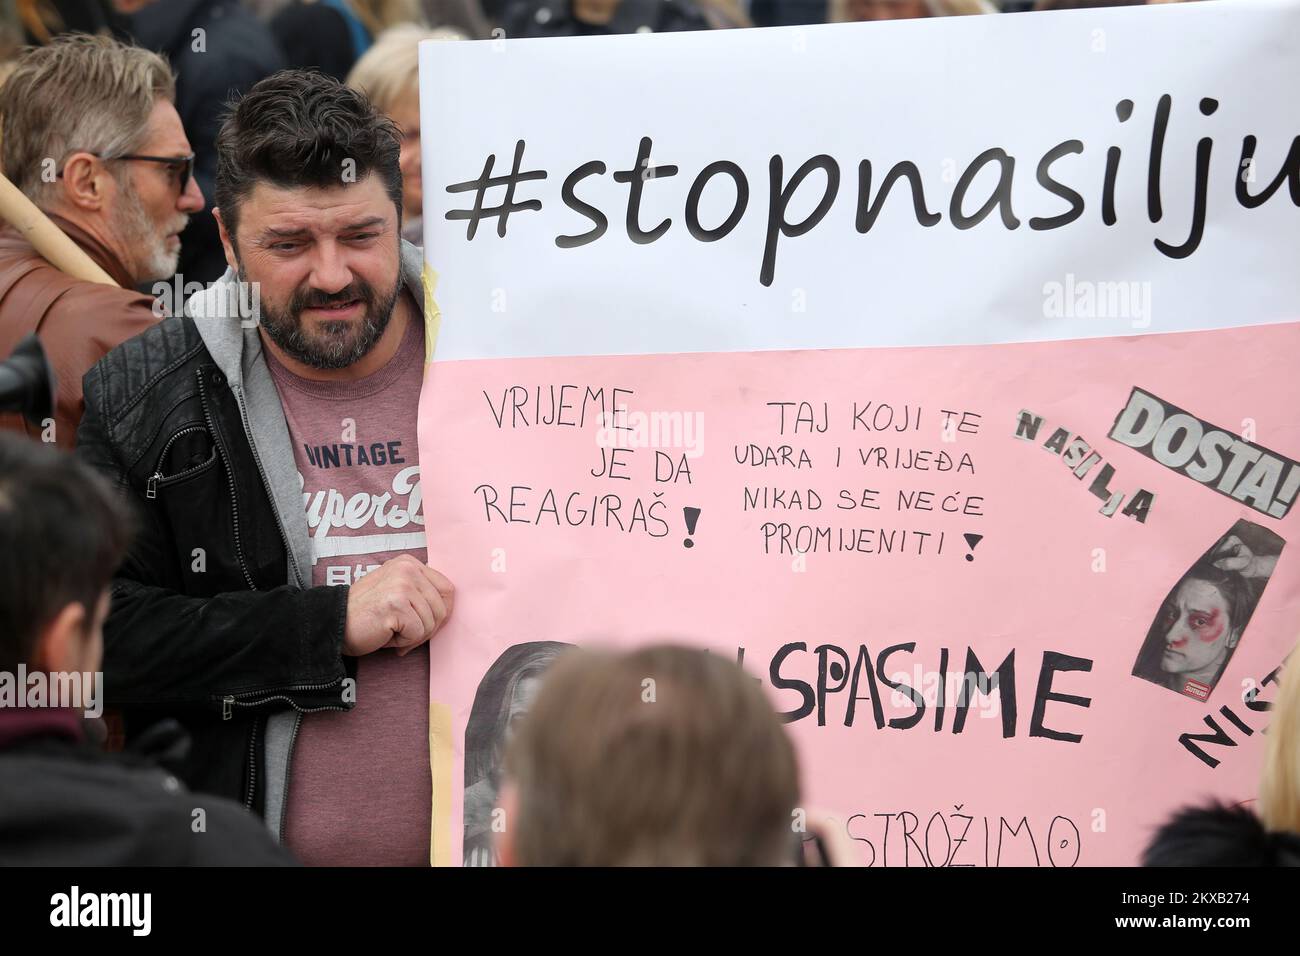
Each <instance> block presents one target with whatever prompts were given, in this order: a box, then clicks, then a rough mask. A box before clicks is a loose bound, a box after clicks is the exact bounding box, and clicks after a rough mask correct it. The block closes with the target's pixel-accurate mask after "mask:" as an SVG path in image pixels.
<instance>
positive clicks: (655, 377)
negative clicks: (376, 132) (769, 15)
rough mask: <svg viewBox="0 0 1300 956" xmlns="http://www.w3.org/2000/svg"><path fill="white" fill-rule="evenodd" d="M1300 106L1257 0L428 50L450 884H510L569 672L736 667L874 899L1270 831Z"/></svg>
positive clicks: (1286, 578) (432, 367)
mask: <svg viewBox="0 0 1300 956" xmlns="http://www.w3.org/2000/svg"><path fill="white" fill-rule="evenodd" d="M1297 80H1300V5H1297V4H1296V3H1293V2H1287V3H1264V2H1245V0H1243V2H1234V3H1230V4H1229V3H1214V2H1210V3H1196V4H1186V5H1179V6H1173V7H1167V6H1160V7H1145V8H1127V9H1112V10H1080V11H1067V12H1061V13H1057V14H1034V15H1008V16H997V17H993V16H989V17H957V18H948V19H935V20H927V21H898V22H889V23H867V24H845V25H830V26H818V27H805V28H788V29H786V28H782V29H768V30H743V31H728V32H715V33H707V34H704V33H700V34H675V35H663V36H627V37H608V38H598V39H589V38H576V39H572V40H544V41H528V40H523V41H509V40H495V41H485V42H481V43H465V44H445V43H444V44H425V45H424V47H423V48H422V50H421V111H422V126H423V129H424V130H425V135H424V142H425V147H424V149H425V152H424V157H423V171H424V195H425V230H426V232H425V241H426V249H425V251H426V260H427V263H428V266H429V269H428V272H427V274H426V292H427V302H426V307H427V310H428V314H429V315H430V316H432V317H433V321H430V322H429V323H428V327H429V346H430V358H431V361H430V363H429V364H428V366H427V368H426V381H425V386H424V392H423V395H422V398H421V410H420V463H421V472H422V495H423V506H424V514H425V520H426V527H427V531H428V545H429V560H430V563H431V564H432V565H433V566H434V567H437V568H439V569H440V570H441V571H443V572H444V573H446V574H447V575H448V576H449V577H451V578H452V580H453V581H455V583H456V585H457V588H458V592H457V601H456V611H455V614H454V615H453V617H452V619H451V621H450V623H449V624H448V625H447V627H446V628H445V629H444V630H443V631H441V632H440V633H439V634H438V636H437V637H436V638H435V639H434V641H433V645H432V649H431V656H430V671H431V678H430V680H431V687H430V714H431V724H430V739H431V758H432V761H433V771H434V817H433V819H434V826H433V834H432V843H431V853H432V858H433V861H434V862H435V863H466V864H485V863H491V862H493V854H492V850H491V839H492V834H493V831H494V830H495V829H499V828H500V826H502V825H505V821H503V820H502V819H501V814H500V812H499V811H498V810H497V808H496V804H495V800H496V791H497V786H498V784H499V764H500V756H501V751H502V747H503V745H504V743H505V741H506V739H507V737H508V734H509V727H510V724H511V721H512V720H514V719H515V718H517V717H518V716H519V715H520V714H522V713H525V712H526V710H527V706H528V701H529V700H530V698H531V696H532V694H533V693H534V692H535V689H536V677H537V675H538V673H540V671H541V670H542V669H543V668H544V666H545V665H546V664H547V663H548V662H549V661H550V660H551V659H553V658H554V656H555V655H556V654H557V653H560V652H561V651H562V650H563V649H564V648H565V647H566V646H569V645H597V644H599V645H602V646H614V647H630V646H635V645H638V644H642V643H645V642H647V641H658V640H674V641H681V642H685V643H688V644H692V645H698V646H702V647H706V648H709V649H710V650H711V651H712V652H715V653H718V654H723V655H727V656H728V657H734V658H736V659H738V660H740V661H741V662H742V663H743V665H744V667H745V668H746V669H747V670H748V671H749V672H750V673H751V674H752V675H753V676H754V677H755V678H756V679H758V680H759V681H760V682H761V683H762V685H763V686H764V687H765V688H766V689H767V690H768V691H769V692H770V696H771V700H772V702H773V705H774V707H776V709H777V710H778V711H780V712H781V713H782V714H783V716H784V718H785V719H786V720H787V721H788V727H789V731H790V733H791V735H792V737H793V739H794V741H795V744H796V747H797V749H798V753H799V757H800V762H801V770H802V782H803V792H804V797H805V801H806V804H807V805H808V806H810V807H814V806H815V807H821V808H828V809H831V810H833V811H835V812H837V813H839V814H840V815H842V817H843V818H844V819H845V820H846V825H847V828H848V832H849V834H850V836H852V837H853V839H854V840H855V841H857V842H856V846H857V847H858V848H859V850H860V852H861V856H862V862H863V863H867V864H871V865H877V866H882V865H889V866H895V865H899V866H904V865H906V866H922V865H927V866H968V865H977V866H1008V865H1029V866H1074V865H1096V864H1130V863H1133V862H1135V861H1136V860H1137V858H1138V855H1139V854H1140V851H1141V849H1142V847H1143V846H1144V845H1145V843H1146V841H1147V839H1148V838H1149V836H1150V833H1151V831H1152V828H1153V827H1154V826H1155V825H1157V824H1159V823H1160V822H1161V821H1162V820H1163V819H1164V818H1165V817H1166V816H1167V815H1168V814H1169V813H1170V811H1172V810H1173V809H1175V808H1177V807H1179V806H1181V805H1184V804H1186V803H1189V802H1194V801H1198V800H1201V799H1204V798H1208V797H1218V798H1222V799H1225V800H1228V801H1231V802H1240V801H1246V800H1250V799H1252V798H1253V796H1254V793H1255V790H1256V786H1257V779H1258V774H1259V770H1260V760H1261V754H1262V747H1261V743H1262V740H1261V737H1262V733H1263V731H1264V730H1265V728H1266V727H1267V725H1268V719H1269V714H1268V705H1269V701H1270V700H1272V699H1273V698H1274V696H1275V694H1276V690H1277V680H1278V678H1279V675H1280V674H1281V668H1282V665H1283V663H1284V661H1285V658H1286V656H1287V654H1288V653H1289V652H1290V650H1291V648H1292V647H1293V646H1294V644H1295V639H1296V633H1297V627H1298V626H1300V571H1298V566H1297V563H1296V562H1297V560H1300V559H1297V557H1296V556H1295V554H1294V552H1295V550H1296V548H1297V545H1295V544H1294V543H1292V544H1290V545H1289V546H1288V544H1287V542H1291V541H1293V539H1294V538H1295V532H1296V521H1297V517H1296V509H1295V508H1294V507H1293V505H1294V502H1295V497H1296V494H1297V491H1298V490H1300V471H1298V470H1297V465H1296V459H1297V456H1300V421H1297V417H1296V412H1295V409H1296V408H1300V380H1298V378H1297V376H1296V375H1295V374H1294V372H1293V364H1294V362H1295V359H1296V357H1297V355H1300V324H1297V319H1298V318H1300V316H1298V315H1297V311H1296V303H1297V301H1300V274H1298V273H1297V271H1296V269H1295V263H1296V261H1298V259H1300V228H1297V227H1298V226H1300V138H1298V137H1297V133H1300V122H1298V118H1297V114H1296V112H1295V109H1294V105H1293V103H1292V100H1291V91H1292V90H1294V89H1295V87H1296V83H1297ZM438 316H440V319H439V318H438ZM647 706H653V704H650V703H648V704H647ZM645 773H646V774H647V775H653V774H654V773H655V768H654V767H646V768H645ZM700 785H701V786H707V785H708V784H707V781H701V783H700Z"/></svg>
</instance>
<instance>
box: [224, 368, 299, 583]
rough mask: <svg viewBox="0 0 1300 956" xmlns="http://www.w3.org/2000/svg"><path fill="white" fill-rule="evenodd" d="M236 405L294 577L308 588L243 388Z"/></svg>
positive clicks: (238, 390)
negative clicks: (264, 463)
mask: <svg viewBox="0 0 1300 956" xmlns="http://www.w3.org/2000/svg"><path fill="white" fill-rule="evenodd" d="M235 404H236V405H238V406H239V417H240V419H241V420H242V421H243V423H244V435H245V436H246V437H247V438H248V448H249V450H250V451H252V453H253V464H255V465H256V466H257V475H258V477H259V478H261V479H262V487H263V488H264V489H265V490H266V497H267V500H268V501H270V502H271V514H272V515H274V516H275V527H276V529H277V530H279V532H280V540H281V541H283V542H284V550H285V553H286V554H288V555H289V562H290V563H291V564H292V565H293V574H294V577H296V578H297V579H298V586H299V587H306V586H307V582H306V581H304V580H303V577H302V571H301V569H299V567H298V558H297V556H296V555H295V554H294V553H293V545H292V544H290V543H289V535H288V534H286V533H285V530H284V523H283V522H282V521H281V520H280V509H279V507H278V505H277V504H276V501H275V495H273V494H272V493H271V483H270V482H269V481H267V478H266V470H265V469H264V468H263V467H262V456H261V455H259V454H258V453H257V443H256V442H254V441H253V429H252V427H251V426H250V425H249V424H248V409H247V408H246V407H245V405H244V392H243V389H242V388H239V389H237V390H235ZM205 410H206V409H205Z"/></svg>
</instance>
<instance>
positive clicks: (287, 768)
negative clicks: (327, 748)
mask: <svg viewBox="0 0 1300 956" xmlns="http://www.w3.org/2000/svg"><path fill="white" fill-rule="evenodd" d="M301 726H302V714H294V716H293V733H291V734H290V735H289V759H288V760H287V761H286V762H285V765H284V797H283V798H282V799H281V801H280V826H279V829H278V832H277V833H276V842H277V843H279V844H280V846H284V820H285V818H286V817H287V816H288V815H289V812H288V811H289V778H290V777H291V776H292V775H293V747H294V744H296V743H297V742H298V728H299V727H301Z"/></svg>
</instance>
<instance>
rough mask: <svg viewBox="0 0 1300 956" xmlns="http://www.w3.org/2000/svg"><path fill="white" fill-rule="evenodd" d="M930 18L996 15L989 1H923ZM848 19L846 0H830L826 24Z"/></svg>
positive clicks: (995, 10)
mask: <svg viewBox="0 0 1300 956" xmlns="http://www.w3.org/2000/svg"><path fill="white" fill-rule="evenodd" d="M925 6H926V8H927V9H928V10H929V11H930V16H932V17H964V16H971V15H973V14H977V13H997V12H998V11H997V9H996V8H995V7H994V6H993V4H992V3H990V2H989V0H925ZM848 19H849V3H848V0H830V5H829V6H828V8H827V10H826V22H827V23H845V22H847V21H848Z"/></svg>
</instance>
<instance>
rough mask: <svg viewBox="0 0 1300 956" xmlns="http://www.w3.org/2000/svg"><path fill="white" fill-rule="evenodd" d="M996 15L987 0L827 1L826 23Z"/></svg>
mask: <svg viewBox="0 0 1300 956" xmlns="http://www.w3.org/2000/svg"><path fill="white" fill-rule="evenodd" d="M997 12H998V11H997V8H996V7H995V6H993V4H992V3H991V2H989V0H830V6H829V8H828V10H827V14H826V20H827V22H829V23H852V22H856V21H860V20H907V19H912V18H915V17H953V16H968V15H971V14H976V13H997Z"/></svg>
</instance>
